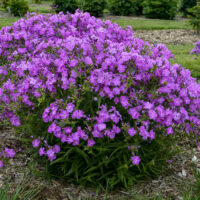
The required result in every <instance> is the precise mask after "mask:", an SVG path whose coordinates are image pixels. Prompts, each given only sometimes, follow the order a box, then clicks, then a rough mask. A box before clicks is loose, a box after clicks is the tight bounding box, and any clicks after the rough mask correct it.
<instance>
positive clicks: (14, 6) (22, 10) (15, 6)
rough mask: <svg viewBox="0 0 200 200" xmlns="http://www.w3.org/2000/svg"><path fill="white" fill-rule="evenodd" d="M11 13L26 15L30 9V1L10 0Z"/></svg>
mask: <svg viewBox="0 0 200 200" xmlns="http://www.w3.org/2000/svg"><path fill="white" fill-rule="evenodd" d="M9 7H10V10H11V14H13V15H14V16H20V17H22V16H24V15H25V14H26V13H27V12H28V11H29V6H28V2H27V1H25V0H10V5H9Z"/></svg>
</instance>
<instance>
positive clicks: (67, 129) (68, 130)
mask: <svg viewBox="0 0 200 200" xmlns="http://www.w3.org/2000/svg"><path fill="white" fill-rule="evenodd" d="M64 131H65V133H66V134H70V133H71V132H72V128H71V127H66V128H64Z"/></svg>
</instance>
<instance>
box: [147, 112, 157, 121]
mask: <svg viewBox="0 0 200 200" xmlns="http://www.w3.org/2000/svg"><path fill="white" fill-rule="evenodd" d="M148 115H149V118H150V119H153V120H155V119H156V118H157V116H158V115H157V113H156V112H155V111H154V110H149V112H148Z"/></svg>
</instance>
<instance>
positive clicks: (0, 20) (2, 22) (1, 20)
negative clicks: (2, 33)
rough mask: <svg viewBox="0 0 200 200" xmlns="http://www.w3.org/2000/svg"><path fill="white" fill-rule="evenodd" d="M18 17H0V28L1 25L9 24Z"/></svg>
mask: <svg viewBox="0 0 200 200" xmlns="http://www.w3.org/2000/svg"><path fill="white" fill-rule="evenodd" d="M18 19H19V18H18V17H9V18H5V17H3V18H0V28H2V27H3V26H10V25H11V24H12V23H13V22H16V21H17V20H18Z"/></svg>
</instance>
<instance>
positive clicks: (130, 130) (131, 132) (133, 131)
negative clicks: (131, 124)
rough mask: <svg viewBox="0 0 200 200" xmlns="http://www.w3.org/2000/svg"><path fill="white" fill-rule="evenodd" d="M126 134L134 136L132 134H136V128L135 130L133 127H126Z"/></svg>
mask: <svg viewBox="0 0 200 200" xmlns="http://www.w3.org/2000/svg"><path fill="white" fill-rule="evenodd" d="M128 134H129V135H130V136H134V135H135V134H136V130H135V129H134V128H129V129H128Z"/></svg>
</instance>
